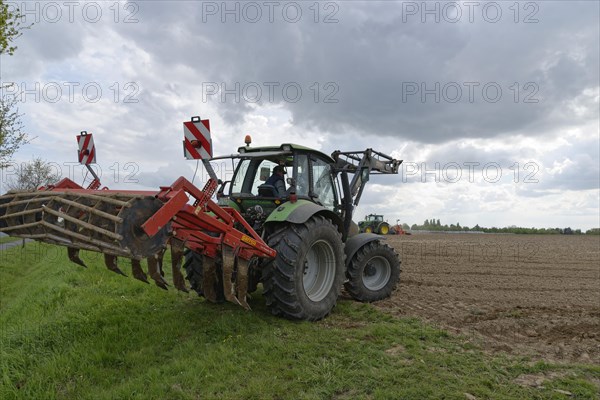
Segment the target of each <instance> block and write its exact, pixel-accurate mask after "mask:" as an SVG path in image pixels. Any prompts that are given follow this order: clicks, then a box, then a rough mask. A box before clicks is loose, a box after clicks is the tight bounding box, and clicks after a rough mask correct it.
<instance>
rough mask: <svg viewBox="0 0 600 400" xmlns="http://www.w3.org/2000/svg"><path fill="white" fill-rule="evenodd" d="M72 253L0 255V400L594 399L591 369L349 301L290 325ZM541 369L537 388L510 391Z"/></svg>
mask: <svg viewBox="0 0 600 400" xmlns="http://www.w3.org/2000/svg"><path fill="white" fill-rule="evenodd" d="M82 257H83V258H84V259H86V260H87V261H88V265H89V268H88V269H84V268H81V267H79V266H77V265H74V264H71V263H69V262H68V261H67V258H66V250H65V249H64V248H58V247H53V246H47V245H40V244H37V243H30V244H28V245H27V246H26V247H25V249H21V248H20V247H16V248H13V249H9V250H6V251H3V252H0V326H1V333H0V347H1V353H0V368H1V370H2V383H1V386H0V398H1V399H4V400H6V399H213V398H222V399H332V398H335V399H423V398H435V399H440V398H445V399H465V393H470V394H472V395H474V396H476V397H477V398H480V399H486V398H493V399H523V398H555V399H562V398H568V397H566V396H565V395H564V394H561V393H558V392H556V391H554V389H561V390H566V391H569V392H571V393H572V394H573V396H572V397H570V398H580V399H590V398H598V395H597V391H598V388H597V387H596V386H594V384H593V383H591V379H598V378H600V367H598V366H589V365H553V364H549V363H543V362H538V363H533V362H530V361H529V360H527V359H522V358H513V357H503V356H490V355H487V354H484V353H482V352H481V351H480V350H479V349H477V348H474V347H473V346H472V345H470V344H468V343H467V340H463V339H464V338H460V337H452V336H450V335H449V334H448V333H447V332H445V331H442V330H439V329H436V328H434V327H431V326H428V325H425V324H423V323H421V322H419V321H418V320H415V319H396V318H394V317H391V316H389V315H386V314H383V313H381V312H379V311H377V310H376V309H375V308H374V307H372V306H370V305H366V304H360V303H356V302H353V301H348V300H342V301H341V302H340V303H339V304H338V306H337V307H336V309H335V310H334V312H333V314H332V315H331V316H329V317H328V318H326V319H325V320H323V321H320V322H317V323H307V322H292V321H287V320H283V319H279V318H276V317H273V316H271V315H270V314H269V313H268V311H267V309H266V308H265V306H264V304H263V303H264V302H263V298H262V296H261V295H260V294H259V293H257V294H254V295H253V299H252V301H251V303H250V304H251V306H252V307H253V309H254V310H253V311H252V312H246V311H244V310H243V309H241V308H240V307H236V306H233V305H230V304H221V305H213V304H209V303H206V302H204V301H203V300H202V299H200V298H198V297H197V296H195V295H192V294H189V295H188V294H185V293H180V292H177V291H175V290H169V291H163V290H161V289H159V288H157V287H155V286H154V285H145V284H144V283H142V282H139V281H136V280H134V279H132V278H129V279H128V278H123V277H121V276H118V275H116V274H113V273H111V272H109V271H107V270H106V269H105V268H104V267H103V266H102V265H101V257H100V256H99V255H96V254H94V253H83V254H82ZM120 263H121V264H122V265H123V266H124V268H123V269H124V270H127V271H128V267H127V266H126V264H127V261H126V260H120ZM551 372H554V373H555V376H556V377H555V378H553V379H551V380H549V381H547V382H546V383H545V384H544V387H543V388H525V387H521V386H519V385H518V384H516V383H515V382H514V379H515V378H516V377H518V376H520V375H522V374H535V373H546V374H548V373H551Z"/></svg>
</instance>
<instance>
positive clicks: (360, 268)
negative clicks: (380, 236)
mask: <svg viewBox="0 0 600 400" xmlns="http://www.w3.org/2000/svg"><path fill="white" fill-rule="evenodd" d="M346 278H347V279H348V280H347V281H346V283H345V284H344V287H345V288H346V291H348V293H349V294H350V295H351V296H352V298H354V299H355V300H358V301H362V302H366V303H370V302H372V301H378V300H383V299H385V298H388V297H390V295H391V294H392V292H393V291H394V289H395V288H396V285H397V284H398V280H399V279H400V258H399V257H398V254H396V252H395V251H394V249H392V248H391V247H390V246H388V245H387V244H383V243H381V242H380V241H379V240H375V241H372V242H369V243H367V244H365V245H364V246H363V247H362V248H360V249H359V250H358V251H357V252H356V254H355V255H354V257H352V260H351V261H350V264H349V265H348V269H347V270H346Z"/></svg>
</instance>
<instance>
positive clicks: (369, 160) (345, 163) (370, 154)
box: [331, 149, 402, 207]
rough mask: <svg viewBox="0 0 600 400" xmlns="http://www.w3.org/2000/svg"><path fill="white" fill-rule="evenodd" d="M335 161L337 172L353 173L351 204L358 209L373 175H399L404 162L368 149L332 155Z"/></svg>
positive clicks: (337, 151)
mask: <svg viewBox="0 0 600 400" xmlns="http://www.w3.org/2000/svg"><path fill="white" fill-rule="evenodd" d="M331 157H332V158H333V159H334V160H335V170H336V171H337V172H346V173H352V174H353V177H352V181H351V182H350V184H349V192H350V193H349V194H350V197H351V199H352V201H351V204H352V205H353V206H354V207H356V206H357V205H358V203H359V201H360V197H361V196H362V192H363V189H364V187H365V185H366V184H367V182H368V181H369V177H370V175H371V174H397V173H398V167H399V166H400V164H402V160H396V159H394V158H392V157H390V156H388V155H386V154H383V153H381V152H378V151H375V150H373V149H366V150H364V151H339V150H336V151H334V152H333V153H332V154H331Z"/></svg>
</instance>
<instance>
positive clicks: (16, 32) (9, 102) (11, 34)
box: [0, 0, 33, 168]
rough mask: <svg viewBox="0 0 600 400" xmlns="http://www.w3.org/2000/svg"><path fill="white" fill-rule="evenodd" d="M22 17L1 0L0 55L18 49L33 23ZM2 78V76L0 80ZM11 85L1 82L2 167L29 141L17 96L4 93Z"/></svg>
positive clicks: (10, 54)
mask: <svg viewBox="0 0 600 400" xmlns="http://www.w3.org/2000/svg"><path fill="white" fill-rule="evenodd" d="M22 17H23V14H21V11H20V10H19V9H18V8H15V9H14V11H12V10H11V7H9V5H8V4H6V3H5V2H4V0H0V57H2V56H3V55H5V54H6V55H9V56H12V55H13V54H14V52H15V50H16V49H17V46H15V45H14V41H15V40H16V39H17V38H18V37H19V36H21V35H22V34H23V33H22V31H23V29H29V28H30V27H31V25H33V24H31V25H28V26H24V25H23V23H22ZM0 72H1V71H0ZM1 80H2V77H1V76H0V82H1ZM9 87H11V86H10V85H5V84H3V83H0V91H1V92H2V93H1V94H0V168H4V167H6V164H7V163H8V161H10V159H11V157H12V155H13V154H14V152H15V151H17V150H18V149H19V147H21V146H22V145H24V144H25V143H27V134H26V133H25V132H24V131H23V123H22V122H21V121H20V117H21V116H22V114H19V109H18V108H17V107H16V104H17V99H16V96H5V95H4V91H5V90H6V89H8V88H9Z"/></svg>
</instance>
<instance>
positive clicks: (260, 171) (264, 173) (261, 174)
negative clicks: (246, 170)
mask: <svg viewBox="0 0 600 400" xmlns="http://www.w3.org/2000/svg"><path fill="white" fill-rule="evenodd" d="M275 166H277V164H275V163H274V162H272V161H269V160H262V161H260V164H258V165H257V166H256V173H255V174H254V180H253V181H252V188H251V189H250V193H252V194H253V195H255V196H257V195H258V187H259V186H260V185H264V184H265V182H266V181H267V179H269V177H270V176H271V174H272V173H273V168H274V167H275Z"/></svg>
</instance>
